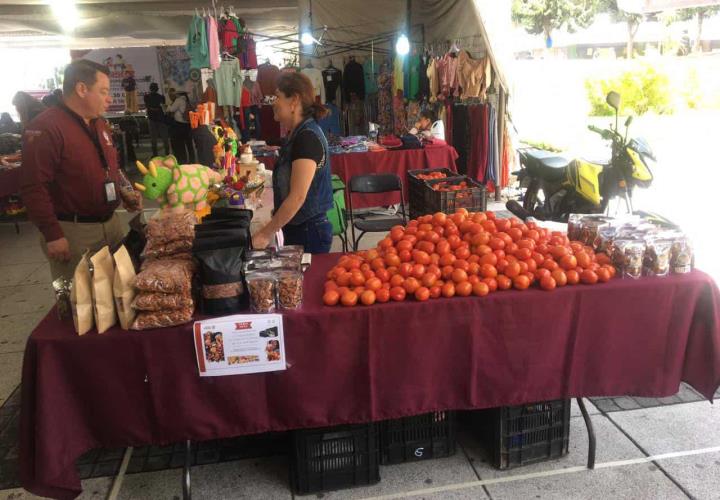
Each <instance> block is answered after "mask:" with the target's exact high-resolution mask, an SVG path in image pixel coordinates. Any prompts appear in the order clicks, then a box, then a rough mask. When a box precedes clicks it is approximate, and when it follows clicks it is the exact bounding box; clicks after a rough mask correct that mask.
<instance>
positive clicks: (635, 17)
mask: <svg viewBox="0 0 720 500" xmlns="http://www.w3.org/2000/svg"><path fill="white" fill-rule="evenodd" d="M598 9H599V11H601V12H608V13H609V14H610V17H611V18H612V20H613V21H614V22H616V23H625V26H627V34H628V37H627V44H626V45H625V57H626V58H628V59H632V58H633V57H634V54H635V50H634V47H635V35H637V32H638V29H639V28H640V24H642V22H643V21H644V20H645V17H644V16H643V15H642V14H632V13H630V12H625V11H624V10H620V9H619V8H618V6H617V1H616V0H600V5H599V6H598Z"/></svg>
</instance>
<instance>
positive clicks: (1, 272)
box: [0, 261, 42, 287]
mask: <svg viewBox="0 0 720 500" xmlns="http://www.w3.org/2000/svg"><path fill="white" fill-rule="evenodd" d="M41 266H42V264H40V263H38V262H32V263H28V264H7V265H6V264H4V263H2V261H0V287H5V286H15V285H19V284H20V283H22V282H24V281H25V280H26V279H27V278H28V277H29V276H30V275H31V274H33V273H34V272H35V271H36V270H37V269H38V268H40V267H41Z"/></svg>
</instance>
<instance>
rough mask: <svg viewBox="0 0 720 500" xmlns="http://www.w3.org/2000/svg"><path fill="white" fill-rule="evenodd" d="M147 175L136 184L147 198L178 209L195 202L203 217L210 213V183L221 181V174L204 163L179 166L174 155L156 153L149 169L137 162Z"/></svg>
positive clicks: (197, 211)
mask: <svg viewBox="0 0 720 500" xmlns="http://www.w3.org/2000/svg"><path fill="white" fill-rule="evenodd" d="M136 164H137V168H138V170H139V171H140V173H141V174H143V175H144V177H143V182H142V184H140V183H138V182H136V183H135V187H136V188H137V189H139V190H140V191H142V192H143V195H144V196H145V198H147V199H149V200H157V201H158V202H159V203H160V206H162V207H163V208H165V207H168V206H170V207H173V208H179V207H183V206H186V205H193V206H194V209H195V212H196V213H197V214H198V215H199V216H202V215H204V214H205V212H207V210H208V208H209V207H208V205H207V194H208V188H209V187H210V185H211V184H215V183H219V182H222V176H221V175H220V174H219V173H218V172H215V171H214V170H212V169H211V168H208V167H205V166H203V165H178V163H177V159H176V158H175V157H174V156H173V155H170V156H156V157H155V158H153V159H151V160H150V162H149V163H148V166H147V168H146V167H145V165H143V164H142V163H140V162H139V161H138V162H137V163H136Z"/></svg>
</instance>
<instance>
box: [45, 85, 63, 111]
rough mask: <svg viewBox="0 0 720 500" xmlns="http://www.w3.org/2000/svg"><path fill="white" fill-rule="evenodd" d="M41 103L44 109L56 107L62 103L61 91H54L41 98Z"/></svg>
mask: <svg viewBox="0 0 720 500" xmlns="http://www.w3.org/2000/svg"><path fill="white" fill-rule="evenodd" d="M41 102H42V103H43V104H44V105H45V106H46V107H48V108H49V107H51V106H57V105H59V104H61V103H62V89H55V90H53V91H52V92H50V93H49V94H48V95H46V96H45V97H43V98H42V100H41Z"/></svg>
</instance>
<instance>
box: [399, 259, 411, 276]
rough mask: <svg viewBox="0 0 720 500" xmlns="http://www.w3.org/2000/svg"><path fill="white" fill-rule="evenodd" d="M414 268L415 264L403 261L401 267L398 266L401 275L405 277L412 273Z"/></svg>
mask: <svg viewBox="0 0 720 500" xmlns="http://www.w3.org/2000/svg"><path fill="white" fill-rule="evenodd" d="M412 269H413V265H412V264H410V263H409V262H403V263H402V264H400V267H398V273H400V276H402V277H403V278H407V277H408V276H411V275H412Z"/></svg>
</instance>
